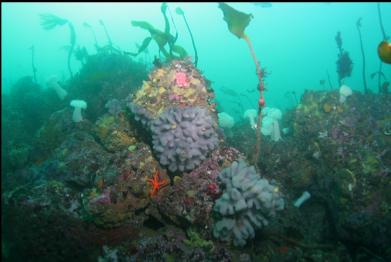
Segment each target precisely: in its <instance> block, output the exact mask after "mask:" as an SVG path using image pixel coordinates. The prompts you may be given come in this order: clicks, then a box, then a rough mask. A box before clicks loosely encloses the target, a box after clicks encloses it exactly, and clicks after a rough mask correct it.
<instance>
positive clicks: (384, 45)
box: [377, 3, 391, 83]
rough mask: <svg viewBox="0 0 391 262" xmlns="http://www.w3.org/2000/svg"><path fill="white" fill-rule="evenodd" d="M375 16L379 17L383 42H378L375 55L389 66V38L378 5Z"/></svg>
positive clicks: (390, 61) (390, 45) (390, 50)
mask: <svg viewBox="0 0 391 262" xmlns="http://www.w3.org/2000/svg"><path fill="white" fill-rule="evenodd" d="M377 14H378V16H379V24H380V30H381V32H382V35H383V40H382V41H381V42H380V44H379V46H378V48H377V53H378V55H379V58H380V60H381V61H383V62H384V63H387V64H391V43H390V42H389V41H388V38H389V37H388V36H387V35H386V32H385V31H384V26H383V21H382V16H381V10H380V3H378V4H377ZM381 66H382V64H380V70H379V71H381ZM379 83H380V80H379Z"/></svg>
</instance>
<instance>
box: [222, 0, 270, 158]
mask: <svg viewBox="0 0 391 262" xmlns="http://www.w3.org/2000/svg"><path fill="white" fill-rule="evenodd" d="M219 8H220V9H221V10H222V11H223V14H224V20H225V21H226V22H227V24H228V29H229V31H230V32H231V33H232V34H234V35H235V36H237V37H238V38H239V39H244V40H245V41H246V43H247V45H248V48H249V49H250V52H251V56H252V58H253V60H254V63H255V67H256V72H257V77H258V81H259V84H258V87H259V93H260V98H259V101H258V119H257V131H256V145H255V154H254V159H253V161H254V164H256V163H257V161H258V158H259V150H260V143H261V131H260V130H261V123H262V109H263V107H264V106H265V99H264V96H263V91H264V84H263V75H262V70H261V66H260V63H259V61H258V59H257V57H256V55H255V51H254V47H253V45H252V43H251V40H250V38H249V37H248V36H247V35H246V34H245V33H244V30H245V29H246V27H247V26H248V24H249V23H250V20H251V19H252V17H253V15H252V14H245V13H243V12H240V11H237V10H236V9H234V8H232V7H231V6H229V5H227V4H225V3H219Z"/></svg>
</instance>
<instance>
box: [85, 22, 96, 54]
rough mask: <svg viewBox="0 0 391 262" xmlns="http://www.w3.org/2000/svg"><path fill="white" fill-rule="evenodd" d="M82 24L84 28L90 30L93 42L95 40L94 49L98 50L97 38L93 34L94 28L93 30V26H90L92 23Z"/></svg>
mask: <svg viewBox="0 0 391 262" xmlns="http://www.w3.org/2000/svg"><path fill="white" fill-rule="evenodd" d="M83 26H84V27H85V28H87V29H88V30H90V31H91V33H92V35H93V37H94V42H95V44H94V45H95V49H96V51H99V48H100V47H99V44H98V40H97V38H96V34H95V30H94V28H93V27H92V25H90V24H89V23H87V22H84V23H83Z"/></svg>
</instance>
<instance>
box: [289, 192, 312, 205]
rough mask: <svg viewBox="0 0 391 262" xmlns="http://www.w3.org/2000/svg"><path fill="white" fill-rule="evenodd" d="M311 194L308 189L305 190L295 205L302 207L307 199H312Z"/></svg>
mask: <svg viewBox="0 0 391 262" xmlns="http://www.w3.org/2000/svg"><path fill="white" fill-rule="evenodd" d="M310 197H311V194H310V193H309V192H308V191H304V192H303V194H302V195H301V196H300V197H299V198H298V199H297V200H296V201H295V203H294V204H293V205H294V206H295V207H300V206H301V205H302V204H303V203H304V202H305V201H307V200H308V199H310Z"/></svg>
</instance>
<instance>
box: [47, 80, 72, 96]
mask: <svg viewBox="0 0 391 262" xmlns="http://www.w3.org/2000/svg"><path fill="white" fill-rule="evenodd" d="M46 85H47V86H48V88H51V89H53V90H54V91H56V93H57V96H58V98H60V99H61V100H64V98H65V97H66V96H67V95H68V92H67V91H66V90H65V89H64V88H62V87H61V86H60V84H59V83H58V80H57V77H56V76H52V77H50V78H49V80H48V81H47V82H46Z"/></svg>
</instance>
